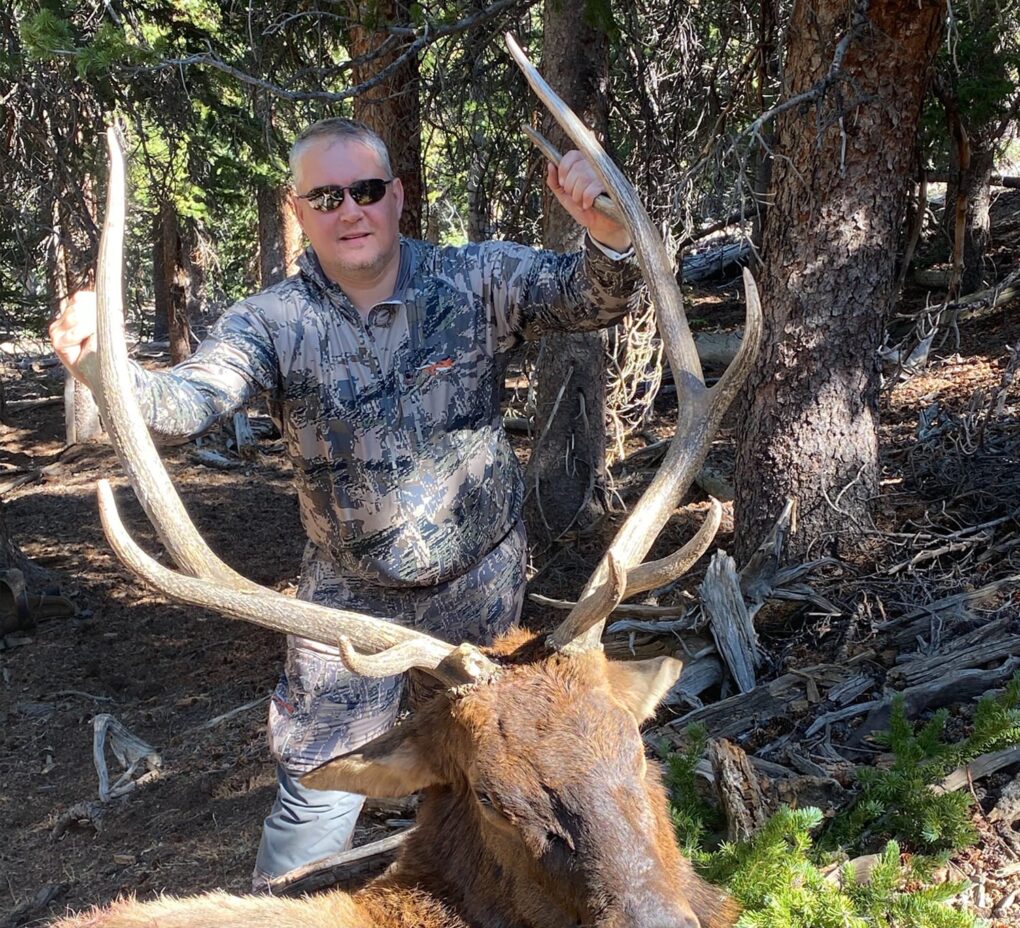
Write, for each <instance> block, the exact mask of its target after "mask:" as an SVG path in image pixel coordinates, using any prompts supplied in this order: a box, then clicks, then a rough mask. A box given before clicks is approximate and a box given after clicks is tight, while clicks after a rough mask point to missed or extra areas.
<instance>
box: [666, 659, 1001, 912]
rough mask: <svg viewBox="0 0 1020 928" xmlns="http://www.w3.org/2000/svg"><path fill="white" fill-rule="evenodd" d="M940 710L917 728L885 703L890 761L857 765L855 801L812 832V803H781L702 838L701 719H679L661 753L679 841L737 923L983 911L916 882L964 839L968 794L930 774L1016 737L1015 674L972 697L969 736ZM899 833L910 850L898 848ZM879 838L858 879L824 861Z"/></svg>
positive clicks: (706, 812) (816, 823)
mask: <svg viewBox="0 0 1020 928" xmlns="http://www.w3.org/2000/svg"><path fill="white" fill-rule="evenodd" d="M947 717H948V716H947V714H946V713H943V712H939V713H936V715H935V716H934V717H933V718H932V719H931V720H929V721H928V722H926V723H925V724H923V725H920V726H919V727H918V728H916V729H915V728H914V726H913V725H912V724H911V723H910V722H909V721H908V719H907V718H906V713H905V711H904V708H903V704H902V700H898V701H896V702H895V703H894V704H893V712H892V719H891V722H890V728H889V731H888V732H885V733H883V734H882V735H881V736H879V737H878V740H879V741H880V743H882V744H884V745H886V746H888V748H889V749H890V751H891V753H892V755H893V761H892V764H891V766H890V767H889V768H888V769H883V770H871V769H868V770H863V771H861V773H860V775H859V777H858V783H859V785H860V792H859V794H858V797H857V799H856V800H855V801H854V803H853V805H852V806H851V807H850V808H848V809H847V810H845V811H844V812H842V813H841V814H839V815H837V817H836V819H835V820H834V821H833V823H832V824H831V826H830V827H829V828H828V829H827V830H826V832H825V834H824V837H823V840H822V841H821V842H817V843H816V841H815V839H814V838H813V837H812V832H813V831H815V830H816V829H818V828H819V827H820V826H821V825H822V821H823V816H822V813H821V812H819V811H818V810H817V809H810V808H807V809H789V808H783V809H780V810H779V811H778V812H776V813H775V814H774V815H773V816H772V817H771V818H770V819H769V821H768V822H767V823H766V824H765V826H764V827H763V828H762V829H761V830H760V831H759V832H758V833H757V834H756V835H754V836H753V837H752V838H751V839H749V840H747V841H741V842H737V843H732V844H724V845H723V846H722V847H721V848H719V849H718V850H716V851H706V850H705V849H704V847H703V844H704V838H705V835H706V833H707V831H708V830H709V829H710V828H711V827H712V826H713V825H714V816H715V815H716V813H715V811H714V810H713V809H711V807H709V806H708V804H707V803H706V802H705V800H704V799H703V798H702V797H701V796H700V795H699V794H698V792H697V789H696V785H695V778H694V770H695V767H696V765H697V762H698V759H699V758H700V757H701V755H702V753H703V752H704V748H705V745H706V742H707V738H706V733H705V731H704V730H703V729H700V728H699V729H691V730H689V731H688V738H689V740H688V746H687V748H686V749H685V750H684V751H683V752H682V753H679V754H675V755H672V756H671V757H669V758H668V759H667V781H668V784H669V787H670V791H671V792H670V797H671V804H672V809H673V818H674V823H675V824H676V827H677V835H678V838H679V840H680V842H681V844H682V845H683V846H684V847H685V848H686V850H687V852H688V854H689V855H690V857H691V859H692V860H693V861H694V863H695V866H697V868H698V870H699V871H700V872H701V873H702V875H703V876H705V877H706V878H707V879H709V880H711V881H713V882H716V883H722V884H724V885H725V886H727V887H728V889H729V890H730V892H732V893H733V895H734V897H735V898H736V899H737V901H738V902H740V904H741V905H742V906H743V909H744V912H743V914H742V915H741V918H740V921H739V922H738V928H975V926H977V925H979V924H981V922H980V921H979V920H978V919H976V918H975V917H974V916H972V915H970V914H968V913H966V912H960V911H957V910H955V909H953V908H951V907H950V906H948V905H947V904H946V903H947V902H948V901H949V900H950V899H952V898H953V896H955V895H957V894H958V893H959V892H960V890H961V889H962V888H963V886H962V884H959V883H941V884H938V885H921V884H923V883H924V881H925V879H926V878H928V876H929V874H930V871H931V868H932V864H933V862H934V861H933V858H932V857H931V856H925V855H940V856H941V857H945V856H946V855H948V853H949V852H951V851H953V850H956V849H958V848H961V847H965V846H966V845H967V844H969V843H971V842H972V841H973V838H974V831H973V827H972V826H971V824H970V809H969V802H970V796H969V795H968V794H966V793H952V792H950V793H938V792H936V791H933V790H932V789H931V786H932V785H934V784H936V783H938V782H939V781H940V780H941V779H942V778H943V777H945V775H946V774H947V773H948V772H949V771H950V770H952V769H954V768H955V767H957V766H959V765H961V764H965V763H968V762H969V761H971V760H973V759H974V758H975V757H977V756H978V755H979V754H983V753H986V752H988V751H993V750H996V749H998V748H1001V747H1004V746H1008V745H1011V744H1015V743H1016V742H1017V741H1020V674H1018V675H1016V676H1015V677H1014V678H1013V679H1012V680H1011V681H1010V683H1009V685H1008V686H1007V687H1006V688H1005V690H1004V691H1003V693H1002V694H1000V695H999V696H998V697H996V698H991V697H989V698H985V699H982V700H981V702H980V703H979V704H978V706H977V707H976V709H975V713H974V721H973V726H972V731H971V734H970V736H969V737H967V738H966V739H964V740H963V741H960V742H957V743H950V742H947V741H946V740H944V738H943V734H944V730H945V723H946V719H947ZM901 844H905V845H907V846H908V847H909V848H910V849H911V850H912V851H915V852H919V853H916V854H915V855H913V856H912V857H911V859H910V863H909V865H908V864H905V863H904V862H903V861H902V860H901V854H900V848H901ZM874 848H878V851H879V852H878V854H877V857H876V859H874V861H873V865H872V866H871V868H870V872H869V873H868V875H867V878H866V879H863V880H862V881H861V882H858V881H857V879H856V877H855V873H854V868H853V866H852V865H850V864H844V865H843V867H842V869H838V868H837V867H836V865H835V864H833V861H834V860H836V859H838V858H837V855H839V858H843V859H845V857H846V856H847V855H848V854H849V855H850V856H854V855H855V854H859V853H861V852H863V851H865V850H868V849H874Z"/></svg>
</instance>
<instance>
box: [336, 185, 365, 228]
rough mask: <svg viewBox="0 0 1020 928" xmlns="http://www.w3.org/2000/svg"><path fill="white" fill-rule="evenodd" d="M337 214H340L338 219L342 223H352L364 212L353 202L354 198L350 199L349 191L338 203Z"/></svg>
mask: <svg viewBox="0 0 1020 928" xmlns="http://www.w3.org/2000/svg"><path fill="white" fill-rule="evenodd" d="M337 212H338V213H339V214H340V218H341V219H343V220H344V221H346V222H354V221H355V220H356V219H360V218H361V216H362V214H363V213H364V212H365V211H364V210H363V209H362V208H361V207H360V206H358V204H357V203H355V202H354V197H352V196H351V194H350V191H348V192H347V194H346V195H345V196H344V198H343V200H342V201H341V202H340V206H339V208H338V209H337Z"/></svg>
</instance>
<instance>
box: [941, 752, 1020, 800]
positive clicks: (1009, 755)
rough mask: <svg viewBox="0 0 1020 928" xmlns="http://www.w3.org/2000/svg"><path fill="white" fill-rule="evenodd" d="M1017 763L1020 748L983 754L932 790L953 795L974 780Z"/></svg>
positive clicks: (1019, 757)
mask: <svg viewBox="0 0 1020 928" xmlns="http://www.w3.org/2000/svg"><path fill="white" fill-rule="evenodd" d="M1016 763H1020V746H1015V747H1011V748H1004V749H1003V750H1001V751H992V752H991V753H990V754H982V755H981V756H980V757H975V758H974V760H972V761H971V762H970V763H969V764H965V765H964V766H962V767H957V768H956V769H955V770H954V771H953V772H952V773H950V774H949V775H948V776H947V777H946V778H945V779H944V780H943V781H942V782H941V783H939V784H937V785H935V786H933V787H932V790H933V791H934V792H936V793H953V792H956V790H958V789H963V788H964V787H965V786H968V785H969V784H970V783H972V782H973V781H974V780H980V779H981V778H982V777H987V776H988V775H989V774H992V773H995V772H996V771H998V770H1001V769H1002V768H1003V767H1009V766H1010V765H1011V764H1016Z"/></svg>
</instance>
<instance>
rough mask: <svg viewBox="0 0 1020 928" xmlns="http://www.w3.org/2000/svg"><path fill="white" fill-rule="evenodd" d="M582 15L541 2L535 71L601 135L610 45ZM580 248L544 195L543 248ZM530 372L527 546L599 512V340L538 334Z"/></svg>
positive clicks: (555, 0)
mask: <svg viewBox="0 0 1020 928" xmlns="http://www.w3.org/2000/svg"><path fill="white" fill-rule="evenodd" d="M585 9H586V2H585V0H546V4H545V12H544V44H543V50H542V73H543V75H544V76H545V78H546V80H547V81H549V83H550V84H551V85H552V86H553V87H554V88H556V91H557V93H559V94H560V96H561V97H563V99H564V100H565V101H566V103H567V105H568V106H569V107H571V109H573V110H574V112H575V113H577V115H578V116H579V117H580V118H581V119H582V120H583V121H584V122H585V124H586V125H588V126H589V127H591V128H592V129H593V130H594V131H595V132H596V133H597V134H598V135H599V136H600V137H603V138H604V137H605V129H606V125H607V121H608V119H607V109H606V107H607V103H606V82H607V76H608V69H609V40H608V38H607V37H606V35H605V34H604V33H602V32H600V31H598V30H597V29H595V28H594V27H592V26H590V25H588V24H587V23H586V22H585V21H584V18H585ZM542 134H543V135H545V136H546V138H548V139H549V140H550V141H551V142H552V143H553V145H555V146H556V147H557V148H558V149H559V150H560V151H561V152H562V151H565V150H566V149H567V148H569V147H571V146H570V145H569V143H568V142H567V139H566V136H565V135H564V134H563V132H562V130H560V129H559V127H558V126H556V125H555V123H554V122H553V120H552V118H551V117H549V116H545V118H544V124H543V126H542ZM542 175H543V176H544V171H543V172H542ZM580 242H581V230H580V229H579V228H578V226H577V223H576V222H574V220H573V219H571V218H570V216H569V215H568V214H567V212H566V211H565V210H564V209H563V208H562V207H561V206H560V205H559V203H558V202H556V200H555V198H554V197H553V196H552V194H551V193H550V192H549V191H548V189H546V190H545V196H544V203H543V228H542V243H543V245H544V246H545V247H546V248H551V249H553V250H556V251H566V250H570V249H573V248H577V247H578V246H579V244H580ZM535 376H536V377H537V379H538V389H537V391H536V430H535V434H536V435H537V436H538V437H537V438H536V441H535V446H534V448H533V450H532V454H531V459H530V461H529V463H528V497H527V499H528V504H527V507H526V509H525V520H526V522H527V525H528V530H529V532H530V534H531V538H532V539H533V540H534V541H543V542H548V541H550V540H554V539H556V538H558V537H559V536H560V535H562V534H563V533H564V532H565V531H567V530H568V529H569V528H571V527H574V526H576V527H578V528H584V527H586V526H587V525H590V523H591V522H592V521H593V520H594V519H595V518H597V517H598V516H599V515H601V514H602V513H603V512H604V511H605V482H606V336H605V334H604V333H603V332H592V333H583V334H580V333H578V334H570V335H550V336H547V337H546V338H545V339H544V341H543V344H542V349H541V351H540V353H539V356H538V363H537V365H536V373H535Z"/></svg>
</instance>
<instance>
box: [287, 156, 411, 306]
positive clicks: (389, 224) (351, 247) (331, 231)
mask: <svg viewBox="0 0 1020 928" xmlns="http://www.w3.org/2000/svg"><path fill="white" fill-rule="evenodd" d="M375 177H378V178H381V179H383V180H389V174H388V173H387V172H386V171H385V170H384V168H383V167H382V165H381V164H380V163H379V159H378V156H377V155H376V153H375V152H374V151H372V149H371V148H369V147H368V146H367V145H363V144H362V143H360V142H357V141H345V140H337V139H330V138H325V139H318V140H317V141H315V142H313V143H312V144H311V145H309V146H308V147H307V148H306V149H305V150H304V151H303V152H302V153H301V155H300V157H299V159H298V162H297V164H296V170H295V176H294V188H295V191H296V192H297V193H298V194H302V193H308V192H309V191H310V190H314V189H315V188H316V187H325V186H330V185H335V186H341V187H346V186H348V185H349V184H352V183H354V182H355V181H358V180H369V179H371V178H375ZM403 206H404V189H403V187H402V186H401V184H400V180H399V179H397V180H394V181H393V183H391V184H388V185H387V187H386V194H385V195H384V196H383V198H382V199H381V200H379V202H378V203H370V204H368V205H366V206H358V204H357V203H355V202H354V200H353V198H352V197H351V195H350V191H346V192H345V196H344V199H343V202H342V203H341V204H340V206H338V207H337V208H336V209H334V210H331V211H330V212H320V211H318V210H315V209H313V208H312V207H311V206H310V205H309V203H308V201H307V200H302V199H301V198H300V197H295V198H294V210H295V212H296V214H297V218H298V222H299V223H300V224H301V228H302V229H303V230H304V233H305V235H307V236H308V241H309V242H311V245H312V248H314V249H315V253H316V255H318V257H319V262H320V263H321V264H322V269H323V270H324V271H325V272H326V274H327V276H329V278H330V279H331V280H333V281H335V282H336V283H339V284H341V286H342V285H343V284H344V283H348V282H350V283H360V282H367V283H371V282H372V281H374V280H375V279H377V278H378V277H379V276H380V275H382V274H383V273H385V271H386V270H387V269H388V268H390V267H392V266H393V265H394V264H395V263H398V262H399V255H400V245H399V235H400V231H399V230H400V212H401V210H402V209H403Z"/></svg>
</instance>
